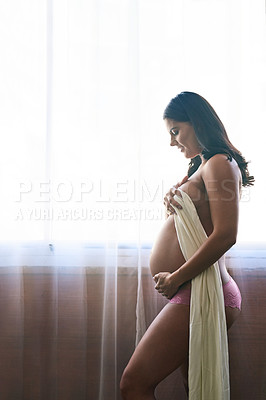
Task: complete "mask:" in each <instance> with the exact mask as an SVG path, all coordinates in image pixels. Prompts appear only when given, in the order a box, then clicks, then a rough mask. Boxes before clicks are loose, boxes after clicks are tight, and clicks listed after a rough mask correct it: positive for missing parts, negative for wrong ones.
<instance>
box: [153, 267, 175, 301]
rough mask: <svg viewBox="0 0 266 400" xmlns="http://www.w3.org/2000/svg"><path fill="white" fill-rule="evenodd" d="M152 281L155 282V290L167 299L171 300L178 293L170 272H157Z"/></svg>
mask: <svg viewBox="0 0 266 400" xmlns="http://www.w3.org/2000/svg"><path fill="white" fill-rule="evenodd" d="M153 280H154V281H155V282H156V285H155V289H156V290H158V292H159V293H161V295H162V296H165V297H166V298H167V299H171V298H172V297H173V296H174V295H175V294H176V292H177V291H178V286H177V284H176V281H175V280H174V279H173V277H172V274H170V272H159V273H158V274H156V275H154V277H153Z"/></svg>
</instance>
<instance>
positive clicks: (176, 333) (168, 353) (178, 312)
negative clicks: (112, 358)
mask: <svg viewBox="0 0 266 400" xmlns="http://www.w3.org/2000/svg"><path fill="white" fill-rule="evenodd" d="M188 337H189V306H187V305H183V304H170V303H168V304H167V305H166V306H165V307H164V308H163V310H162V311H161V312H160V313H159V314H158V316H157V317H156V318H155V319H154V321H153V322H152V323H151V325H150V326H149V328H148V329H147V331H146V333H145V335H144V336H143V338H142V339H141V341H140V342H139V344H138V346H137V348H136V350H135V352H134V353H133V355H132V357H131V359H130V361H129V363H128V366H127V368H126V370H125V372H124V374H125V376H126V377H130V379H131V380H134V382H135V384H136V385H140V386H145V387H153V388H155V387H156V386H157V384H158V383H159V382H161V381H162V380H163V379H164V378H165V377H166V376H168V375H169V374H170V373H171V372H172V371H174V370H175V369H176V368H178V367H179V366H180V365H182V364H183V363H184V361H185V360H186V358H187V354H188Z"/></svg>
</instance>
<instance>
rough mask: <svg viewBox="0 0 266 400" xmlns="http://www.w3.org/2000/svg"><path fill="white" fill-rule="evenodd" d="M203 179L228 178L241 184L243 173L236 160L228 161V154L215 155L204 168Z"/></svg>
mask: <svg viewBox="0 0 266 400" xmlns="http://www.w3.org/2000/svg"><path fill="white" fill-rule="evenodd" d="M202 178H203V180H206V179H207V180H208V179H218V180H220V179H226V178H227V179H233V180H236V181H237V182H238V183H239V180H240V179H241V173H240V169H239V167H238V164H237V162H236V161H235V160H234V159H232V160H230V159H228V156H227V155H226V154H215V155H214V156H213V157H211V158H210V159H209V160H208V161H207V162H206V164H205V165H204V167H203V168H202Z"/></svg>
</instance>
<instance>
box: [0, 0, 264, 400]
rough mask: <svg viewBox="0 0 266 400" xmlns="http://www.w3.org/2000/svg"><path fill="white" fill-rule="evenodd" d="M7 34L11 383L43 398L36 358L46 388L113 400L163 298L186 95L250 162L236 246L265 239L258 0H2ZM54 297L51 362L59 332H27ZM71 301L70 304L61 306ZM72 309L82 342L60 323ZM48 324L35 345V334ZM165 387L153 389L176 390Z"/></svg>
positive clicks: (5, 266) (2, 151) (5, 192)
mask: <svg viewBox="0 0 266 400" xmlns="http://www.w3.org/2000/svg"><path fill="white" fill-rule="evenodd" d="M0 30H1V35H0V54H1V63H0V71H1V74H0V87H1V91H0V110H1V113H0V114H1V118H0V128H1V133H2V135H1V137H2V141H1V147H0V163H1V165H0V187H1V205H2V207H1V209H0V218H1V228H0V240H1V255H0V257H1V258H0V261H1V266H2V269H1V271H2V273H1V276H2V279H4V282H5V279H7V282H13V283H14V284H13V286H12V285H11V286H10V287H12V290H11V289H10V292H8V291H7V292H6V296H7V297H6V298H5V299H6V301H8V299H10V298H11V297H12V293H13V294H14V289H15V294H14V296H15V298H16V301H15V303H14V304H15V305H14V309H13V312H14V314H12V315H13V316H14V318H16V321H19V322H18V325H17V328H16V333H15V334H14V335H15V336H14V337H15V339H14V340H17V342H16V343H17V345H18V346H20V347H19V348H20V350H19V353H18V355H17V356H16V357H18V359H19V364H18V365H19V368H18V370H17V375H16V379H17V378H18V377H19V379H20V385H19V384H18V385H17V387H16V389H15V388H14V387H12V380H10V386H8V387H9V389H8V390H9V391H10V393H13V398H14V399H16V398H18V399H19V398H27V399H31V398H32V399H33V398H34V400H35V399H37V398H43V397H41V394H40V393H41V391H40V393H39V392H38V393H39V394H36V393H35V392H33V389H32V388H31V386H30V384H29V385H28V386H27V384H25V382H26V383H28V382H29V381H28V379H30V378H29V376H30V373H32V369H31V368H32V366H34V365H35V366H36V363H37V364H38V365H39V367H40V370H38V371H39V375H38V376H36V379H37V381H38V382H39V385H40V387H44V386H45V384H46V383H47V384H48V385H49V387H50V388H51V390H50V392H46V399H48V398H51V399H55V398H58V399H59V398H61V397H60V396H65V397H62V398H64V399H66V398H71V399H73V398H80V399H85V398H92V399H101V400H102V399H105V400H106V399H109V398H110V399H119V398H120V397H119V393H118V384H119V379H120V376H121V372H122V369H123V367H124V366H125V364H126V362H127V360H128V358H129V356H130V354H131V352H132V351H133V348H134V344H135V341H136V342H137V341H138V340H139V338H140V337H141V336H142V334H143V333H144V331H145V329H146V327H147V324H148V323H149V322H150V320H151V319H152V318H153V317H154V316H155V314H156V313H157V312H158V309H159V308H160V307H161V306H163V304H164V300H163V299H160V298H158V297H157V295H156V294H152V295H151V296H152V297H151V298H150V301H148V299H147V298H146V297H147V293H148V290H150V292H149V293H153V292H152V282H151V281H150V280H149V279H150V278H149V276H148V272H147V268H148V259H149V252H150V248H151V245H152V243H153V241H154V239H155V237H156V235H157V233H158V231H159V229H160V227H161V225H162V223H163V220H164V209H163V203H162V200H163V197H164V194H165V192H166V191H167V190H168V189H169V187H171V186H172V185H173V184H174V183H176V182H177V181H178V180H179V179H181V178H182V177H183V176H184V175H185V173H186V170H187V161H186V160H185V159H182V157H180V155H178V154H177V153H176V152H175V150H174V149H172V148H170V147H169V137H168V135H167V132H166V131H165V128H164V123H163V121H162V113H163V110H164V108H165V106H166V105H167V103H168V101H169V100H170V99H171V97H173V96H175V95H176V94H177V93H178V92H180V91H182V90H191V91H195V92H198V93H200V94H201V95H203V96H204V97H206V98H207V100H208V101H209V102H210V103H211V104H212V105H213V106H214V108H215V109H216V111H217V113H218V115H219V116H220V118H221V119H222V121H223V122H224V124H225V126H226V128H227V131H228V134H229V137H230V139H231V140H232V142H233V143H234V144H235V146H236V147H238V148H239V149H240V150H241V151H242V153H243V154H244V156H245V157H246V158H247V159H248V160H251V164H250V171H251V173H252V174H254V175H255V178H256V185H255V187H254V188H252V189H248V190H244V192H243V196H242V201H241V216H240V228H239V242H253V245H252V246H253V247H252V248H253V249H254V248H255V249H256V248H257V247H256V246H257V243H258V242H262V241H263V240H264V237H265V235H264V229H265V228H264V226H265V222H266V221H263V223H261V219H262V217H261V212H262V211H261V210H263V205H264V202H265V196H266V189H265V185H264V181H265V179H264V176H263V173H264V168H263V160H264V158H265V157H264V153H265V146H266V142H265V134H266V123H265V118H264V114H265V106H266V78H265V70H266V56H265V2H264V1H263V0H257V1H256V2H254V1H252V0H235V1H231V0H223V1H222V0H221V1H220V0H217V1H210V0H188V1H185V0H175V1H173V0H143V1H137V0H124V1H119V0H78V1H76V0H75V1H74V0H65V1H62V0H54V1H53V0H47V1H38V2H36V1H32V0H27V1H24V2H20V1H17V0H10V1H9V2H1V4H0ZM258 221H260V223H258ZM254 254H255V253H254V251H253V252H252V255H254ZM256 254H257V253H256ZM252 257H253V256H252ZM34 274H36V276H38V277H39V278H40V277H43V276H45V274H48V275H49V277H50V278H49V279H50V280H49V282H50V283H49V284H48V283H47V282H46V281H44V280H42V279H41V280H40V281H38V282H39V283H38V284H37V283H36V282H37V281H36V282H35V280H34V278H32V279H31V277H34V276H35V275H34ZM73 276H75V277H76V278H75V279H74V278H73V285H74V286H73V287H74V288H75V289H73V287H71V279H72V278H71V277H73ZM7 277H9V278H7ZM12 277H13V278H12ZM77 277H78V278H77ZM39 278H38V279H39ZM12 279H13V281H12ZM40 282H41V283H40ZM45 282H46V283H45ZM74 282H75V283H74ZM38 285H40V288H41V289H40V291H39V290H38ZM45 285H48V286H49V288H48V289H47V288H46V286H45ZM65 285H69V286H67V287H68V288H69V292H68V291H66V292H64V290H63V288H65V287H66V286H65ZM125 288H126V289H125ZM61 289H62V290H61ZM27 290H29V292H28V291H27ZM28 293H31V295H29V294H28ZM37 293H38V294H37ZM47 293H49V296H51V297H49V301H48V300H47V301H48V303H47V304H50V305H52V308H51V309H49V307H48V305H47V307H48V308H47V310H48V309H49V312H48V314H47V315H50V316H51V319H49V321H50V323H51V326H50V328H49V329H50V330H49V334H48V336H47V337H49V338H50V339H51V343H53V344H52V345H51V346H50V347H49V352H50V353H49V354H50V358H49V362H48V361H47V360H46V358H45V357H44V356H43V357H44V358H42V357H41V356H40V357H39V358H38V357H37V356H36V354H41V353H40V351H41V350H40V349H41V345H42V344H43V343H44V344H43V345H46V344H47V343H48V342H49V340H50V339H49V340H48V339H47V340H48V342H47V343H46V342H45V341H44V342H42V339H41V337H42V336H41V322H40V331H38V332H37V331H36V332H35V331H34V332H35V333H34V332H33V331H30V333H29V332H28V333H27V330H26V331H25V329H24V328H23V326H24V325H23V324H24V323H25V318H26V317H27V316H28V317H29V318H32V320H33V321H34V318H35V312H36V318H37V315H42V312H41V313H39V311H40V310H44V311H45V310H46V308H45V307H44V306H43V305H42V304H43V303H42V299H43V297H42V295H43V296H44V298H46V297H45V296H46V294H47ZM92 293H93V296H92ZM38 295H39V296H40V297H38ZM27 296H28V297H27ZM34 296H37V298H38V301H37V302H36V303H35V304H38V306H36V309H35V311H34V310H32V309H31V308H29V307H30V306H29V301H30V300H29V298H30V299H31V300H32V301H33V302H34V301H35V299H36V298H35V297H34ZM60 296H61V297H60ZM91 296H92V297H91ZM145 296H146V297H145ZM27 299H28V300H27ZM67 301H69V302H70V303H71V304H73V301H74V304H75V305H76V308H75V309H73V310H74V311H73V310H72V311H73V313H74V314H73V315H72V314H71V315H68V316H67V317H66V316H65V314H64V316H63V313H64V310H65V309H64V307H66V304H67ZM5 304H6V303H5ZM42 307H44V308H42ZM62 310H63V311H62ZM96 310H97V311H96ZM129 310H130V312H129ZM44 311H43V312H44ZM45 312H46V311H45ZM60 313H62V314H61V315H60ZM75 313H76V314H75ZM96 314H97V315H96ZM30 315H31V317H30ZM74 315H76V319H75V318H74V317H73V316H74ZM68 317H69V319H68V321H70V320H71V318H72V317H73V318H74V320H73V321H74V324H75V323H77V326H79V332H81V333H79V334H80V335H81V337H82V340H81V339H80V336H79V334H78V333H77V332H74V331H71V329H70V331H69V332H70V333H68V331H67V330H65V329H64V318H68ZM131 317H133V318H131ZM71 321H72V320H71ZM77 321H78V322H77ZM71 326H72V325H71ZM12 332H13V331H12ZM12 332H11V334H12ZM123 332H124V333H125V334H126V335H129V338H128V340H127V341H126V340H125V335H124V336H123ZM39 334H40V340H39V341H38V340H37V341H35V342H34V345H33V347H32V350H31V351H32V353H29V352H30V350H29V349H28V348H27V339H28V338H29V337H35V336H36V335H37V337H39V336H38V335H39ZM27 335H32V336H27ZM34 335H35V336H34ZM49 335H50V336H49ZM1 337H2V338H7V337H8V334H7V333H5V332H4V333H2V336H1ZM122 337H123V339H122ZM126 337H127V336H126ZM6 340H7V339H6ZM71 340H72V342H71ZM80 340H81V341H80ZM69 341H70V342H71V343H72V344H73V343H76V346H81V347H82V346H83V347H82V349H83V350H84V351H83V356H82V357H83V358H82V357H80V358H78V356H77V358H78V360H79V361H77V364H76V365H77V370H81V371H82V374H83V375H82V376H83V378H84V380H83V381H82V382H81V383H80V385H79V389H78V388H77V387H76V386H75V385H74V383H73V385H74V386H72V389H69V390H70V392H68V393H72V394H69V395H68V396H70V397H67V396H66V392H65V391H64V390H67V389H66V388H67V387H68V385H69V388H70V386H71V384H70V381H69V380H68V376H67V374H64V371H65V370H64V368H65V367H64V366H65V364H67V363H68V362H72V361H70V360H69V359H68V358H67V355H66V354H67V346H66V347H64V343H65V344H66V343H70V342H69ZM49 343H50V342H49ZM123 346H124V347H123ZM33 349H34V350H33ZM96 349H97V351H96ZM27 351H28V352H27ZM33 353H34V354H35V355H34V356H33ZM9 354H10V353H9ZM30 354H32V357H33V358H31V355H30ZM6 357H7V361H8V357H9V356H8V355H6ZM34 357H35V358H34ZM36 357H37V358H36ZM47 357H48V356H47ZM64 357H65V358H64ZM23 360H24V361H23ZM25 360H26V361H25ZM14 362H15V361H14ZM43 362H48V364H47V365H48V366H50V367H51V369H52V371H53V374H52V375H53V378H51V377H50V376H49V374H48V373H47V374H48V375H47V376H46V375H45V373H44V372H42V369H41V365H43ZM27 363H29V364H27ZM45 365H46V364H45ZM37 369H38V368H37ZM37 369H36V371H37ZM11 372H12V371H11ZM11 372H10V374H11ZM36 373H37V372H36ZM43 374H44V375H43ZM94 374H95V376H94ZM75 376H76V375H75ZM50 378H51V379H52V381H51V379H50ZM49 379H50V380H49ZM76 379H78V377H77V376H76ZM74 381H75V379H74V378H73V382H74ZM3 382H5V384H6V385H7V383H6V382H9V381H8V380H3ZM3 382H2V384H4V383H3ZM23 382H24V383H23ZM51 382H52V383H51ZM63 382H64V383H63ZM61 384H62V385H61ZM42 385H43V386H42ZM60 385H61V386H60ZM73 387H74V388H75V389H73ZM167 387H168V389H167V390H168V392H167V391H165V390H161V392H160V393H159V394H158V396H160V399H164V398H165V399H166V398H169V390H170V391H171V390H172V391H173V392H170V393H171V395H172V396H175V395H176V393H177V392H176V391H175V390H176V389H174V386H173V385H172V386H171V388H172V389H169V388H170V385H168V386H167ZM6 390H7V389H6ZM12 390H13V391H15V392H12ZM43 390H44V389H43ZM46 390H47V389H46ZM71 390H72V392H71ZM110 393H111V395H110ZM71 395H72V397H71ZM15 396H17V397H15ZM23 396H24V397H23ZM34 396H35V397H34ZM38 396H39V397H38ZM86 396H89V397H86ZM173 398H174V397H173Z"/></svg>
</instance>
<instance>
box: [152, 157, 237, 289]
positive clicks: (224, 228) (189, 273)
mask: <svg viewBox="0 0 266 400" xmlns="http://www.w3.org/2000/svg"><path fill="white" fill-rule="evenodd" d="M202 179H203V182H204V184H205V188H206V192H207V195H208V200H209V205H210V212H211V219H212V223H213V231H212V233H211V234H210V236H209V237H208V239H207V240H206V242H205V243H204V244H203V245H202V246H200V248H199V249H198V250H197V251H196V253H195V254H194V255H193V256H192V257H191V258H190V259H189V260H188V261H186V262H185V263H184V264H183V265H182V266H181V267H180V268H179V269H178V270H177V271H175V272H173V273H172V274H170V275H169V274H167V275H166V274H164V275H162V281H164V282H162V281H158V278H160V277H158V276H157V277H155V281H156V282H157V285H158V286H159V287H160V289H161V291H162V292H163V293H165V295H166V297H171V296H173V295H174V294H175V292H176V290H177V288H178V287H179V286H180V285H182V284H183V283H184V282H186V281H188V280H190V279H193V278H194V277H195V276H197V275H199V274H200V273H201V272H203V271H204V270H205V269H207V268H208V267H210V266H211V265H212V264H214V263H215V262H216V261H217V260H219V258H220V257H221V256H222V255H223V254H224V253H225V252H226V251H227V250H229V249H230V247H232V245H233V244H234V243H235V242H236V236H237V227H238V210H239V180H240V171H239V168H238V166H237V164H236V162H235V161H232V162H230V161H229V160H227V157H226V156H225V155H223V154H217V155H215V156H213V157H212V158H211V159H210V160H208V161H207V163H206V164H205V166H204V167H203V168H202ZM157 275H159V274H157ZM167 287H168V289H167Z"/></svg>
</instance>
